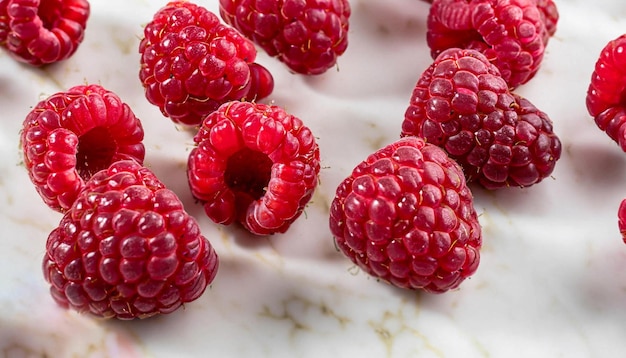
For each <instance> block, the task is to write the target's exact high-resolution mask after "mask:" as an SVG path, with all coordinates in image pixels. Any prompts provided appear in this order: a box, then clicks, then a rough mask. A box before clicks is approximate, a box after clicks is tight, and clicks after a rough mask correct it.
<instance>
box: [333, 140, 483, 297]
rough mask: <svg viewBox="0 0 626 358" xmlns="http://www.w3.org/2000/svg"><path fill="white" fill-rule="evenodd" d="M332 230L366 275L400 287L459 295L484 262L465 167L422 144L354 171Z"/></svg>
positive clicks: (386, 152)
mask: <svg viewBox="0 0 626 358" xmlns="http://www.w3.org/2000/svg"><path fill="white" fill-rule="evenodd" d="M330 229H331V231H332V233H333V235H334V237H335V242H336V243H337V247H338V248H339V250H340V251H341V252H343V254H345V255H346V256H347V257H348V258H349V259H350V260H352V261H353V262H354V263H355V264H356V265H358V266H359V267H360V268H361V269H362V270H364V271H365V272H367V273H369V274H370V275H373V276H375V277H378V278H380V279H382V280H384V281H387V282H389V283H391V284H393V285H395V286H398V287H402V288H409V289H423V290H425V291H428V292H433V293H441V292H445V291H448V290H450V289H454V288H457V287H458V286H459V285H460V284H461V282H462V281H463V280H465V279H466V278H467V277H469V276H471V275H472V274H474V272H475V271H476V269H477V268H478V264H479V261H480V252H479V250H480V247H481V241H482V238H481V227H480V224H479V222H478V218H477V215H476V211H475V209H474V204H473V197H472V193H471V192H470V190H469V188H468V187H467V185H466V182H465V178H464V177H463V172H462V170H461V168H460V167H459V166H458V164H456V163H455V162H454V161H453V160H452V159H450V158H449V157H448V155H447V154H446V153H445V152H444V151H443V150H441V148H439V147H437V146H435V145H432V144H428V143H425V142H424V140H423V139H421V138H417V137H407V138H403V139H400V140H398V141H396V142H394V143H392V144H390V145H388V146H386V147H384V148H382V149H380V150H378V151H377V152H375V153H373V154H372V155H370V156H369V157H368V158H367V159H366V160H365V161H363V162H362V163H360V164H359V165H357V166H356V168H354V170H353V172H352V174H351V175H350V176H349V177H348V178H346V179H345V180H344V181H343V182H341V184H340V185H339V186H338V188H337V192H336V196H335V198H334V200H333V202H332V204H331V209H330Z"/></svg>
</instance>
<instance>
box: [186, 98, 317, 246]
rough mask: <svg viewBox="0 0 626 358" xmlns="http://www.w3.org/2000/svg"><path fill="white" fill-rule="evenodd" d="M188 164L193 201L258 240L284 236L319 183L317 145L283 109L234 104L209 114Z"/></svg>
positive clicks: (301, 126)
mask: <svg viewBox="0 0 626 358" xmlns="http://www.w3.org/2000/svg"><path fill="white" fill-rule="evenodd" d="M194 141H195V143H196V147H195V148H194V149H193V150H192V151H191V153H190V155H189V161H188V171H187V174H188V178H189V185H190V187H191V191H192V193H193V196H194V197H195V198H196V199H198V200H199V201H200V202H201V203H203V205H204V209H205V211H206V214H207V215H208V216H209V218H211V219H212V220H213V221H215V222H216V223H221V224H224V225H229V224H231V223H233V222H235V221H238V222H240V223H241V224H242V225H243V226H244V227H245V228H246V229H247V230H249V231H250V232H251V233H253V234H257V235H270V234H274V233H282V232H285V231H286V230H287V229H288V228H289V226H290V225H291V224H292V223H293V222H294V221H295V220H296V219H297V218H298V217H299V216H300V214H302V211H303V210H304V207H305V205H306V204H307V203H308V202H309V200H310V199H311V196H312V195H313V192H314V190H315V187H316V186H317V181H318V175H319V170H320V154H319V148H318V145H317V143H316V141H315V138H314V137H313V134H312V133H311V131H310V130H309V128H307V127H306V126H305V125H304V124H303V123H302V121H301V120H300V119H298V118H296V117H294V116H293V115H290V114H288V113H287V112H285V111H284V110H283V109H282V108H280V107H277V106H270V105H265V104H259V103H249V102H230V103H225V104H223V105H222V106H221V107H220V108H219V109H218V110H217V111H215V112H213V113H211V114H210V115H208V116H207V117H206V118H205V120H204V122H203V123H202V127H201V128H200V130H199V131H198V133H197V134H196V136H195V137H194Z"/></svg>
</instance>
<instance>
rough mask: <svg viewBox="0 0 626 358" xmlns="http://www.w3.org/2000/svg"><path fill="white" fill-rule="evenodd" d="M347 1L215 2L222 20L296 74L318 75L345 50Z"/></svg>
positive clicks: (278, 0) (277, 0) (239, 0)
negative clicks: (218, 6) (218, 4)
mask: <svg viewBox="0 0 626 358" xmlns="http://www.w3.org/2000/svg"><path fill="white" fill-rule="evenodd" d="M350 12H351V9H350V3H349V2H348V0H333V1H316V2H314V1H293V0H261V1H252V0H220V14H221V16H222V18H223V19H224V21H225V22H226V23H228V24H230V25H232V26H234V27H235V28H236V29H238V30H239V31H241V33H242V34H244V35H245V36H246V37H248V38H250V39H252V41H254V42H255V43H256V44H258V45H259V46H260V47H261V48H263V49H264V50H265V51H266V52H267V53H268V54H269V55H270V56H274V57H277V58H278V59H279V60H280V61H282V62H283V63H285V64H286V65H287V66H288V67H289V69H291V70H292V71H294V72H296V73H300V74H306V75H318V74H322V73H324V72H326V71H327V70H328V69H329V68H331V67H332V66H334V65H335V64H336V63H337V59H338V57H339V56H341V55H342V54H343V53H344V52H345V51H346V49H347V47H348V30H349V18H350Z"/></svg>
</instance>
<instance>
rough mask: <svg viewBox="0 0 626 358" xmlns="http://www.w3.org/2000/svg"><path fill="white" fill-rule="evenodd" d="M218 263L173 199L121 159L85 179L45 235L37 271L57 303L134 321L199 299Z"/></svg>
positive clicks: (134, 165)
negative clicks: (72, 199)
mask: <svg viewBox="0 0 626 358" xmlns="http://www.w3.org/2000/svg"><path fill="white" fill-rule="evenodd" d="M218 263H219V260H218V257H217V254H216V253H215V250H214V249H213V247H212V246H211V244H210V243H209V241H208V240H207V239H206V238H205V237H204V236H202V234H201V233H200V229H199V227H198V224H197V222H196V221H195V219H194V218H193V217H192V216H190V215H189V214H187V213H186V212H185V210H184V208H183V204H182V203H181V201H180V200H179V198H178V197H177V196H176V194H175V193H174V192H173V191H171V190H169V189H167V188H166V187H165V186H164V185H163V183H161V182H160V181H159V179H158V178H157V177H156V176H155V175H154V174H153V173H152V172H151V171H149V170H148V169H146V168H144V167H142V166H141V165H139V164H138V163H137V162H134V161H120V162H116V163H113V164H112V165H111V166H110V167H109V168H107V169H104V170H102V171H100V172H98V173H96V174H94V176H93V177H92V178H91V179H89V180H88V181H87V183H86V184H85V190H83V191H82V192H81V193H80V194H79V196H78V198H77V199H76V202H75V203H74V205H73V206H72V207H71V209H70V210H69V211H68V212H67V213H65V215H64V216H63V218H62V219H61V222H60V224H59V226H58V227H57V228H55V229H54V230H53V231H52V232H51V233H50V235H49V236H48V241H47V244H46V255H45V257H44V259H43V273H44V277H45V279H46V280H47V281H48V282H49V283H50V285H51V287H50V293H51V295H52V297H53V298H54V300H55V301H56V302H57V303H58V304H59V305H61V306H63V307H65V308H72V309H75V310H77V311H78V312H85V313H91V314H93V315H95V316H99V317H104V318H118V319H134V318H146V317H150V316H153V315H156V314H159V313H161V314H165V313H170V312H172V311H174V310H176V309H177V308H178V307H180V306H181V305H183V304H184V303H187V302H191V301H193V300H195V299H197V298H198V297H199V296H200V295H201V294H202V293H203V292H204V291H205V289H206V287H207V285H208V284H209V283H211V281H212V280H213V278H214V277H215V274H216V273H217V268H218V265H219V264H218Z"/></svg>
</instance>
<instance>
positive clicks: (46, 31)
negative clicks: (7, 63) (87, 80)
mask: <svg viewBox="0 0 626 358" xmlns="http://www.w3.org/2000/svg"><path fill="white" fill-rule="evenodd" d="M89 10H90V9H89V3H88V2H87V0H0V46H3V47H5V48H6V49H8V51H9V53H10V54H11V55H12V56H13V57H14V58H15V59H17V60H19V61H21V62H26V63H30V64H31V65H35V66H39V65H45V64H49V63H54V62H58V61H61V60H65V59H67V58H69V57H70V56H72V55H73V54H74V52H76V50H77V49H78V46H79V45H80V43H81V42H82V41H83V37H84V34H85V27H86V26H87V19H88V18H89Z"/></svg>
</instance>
